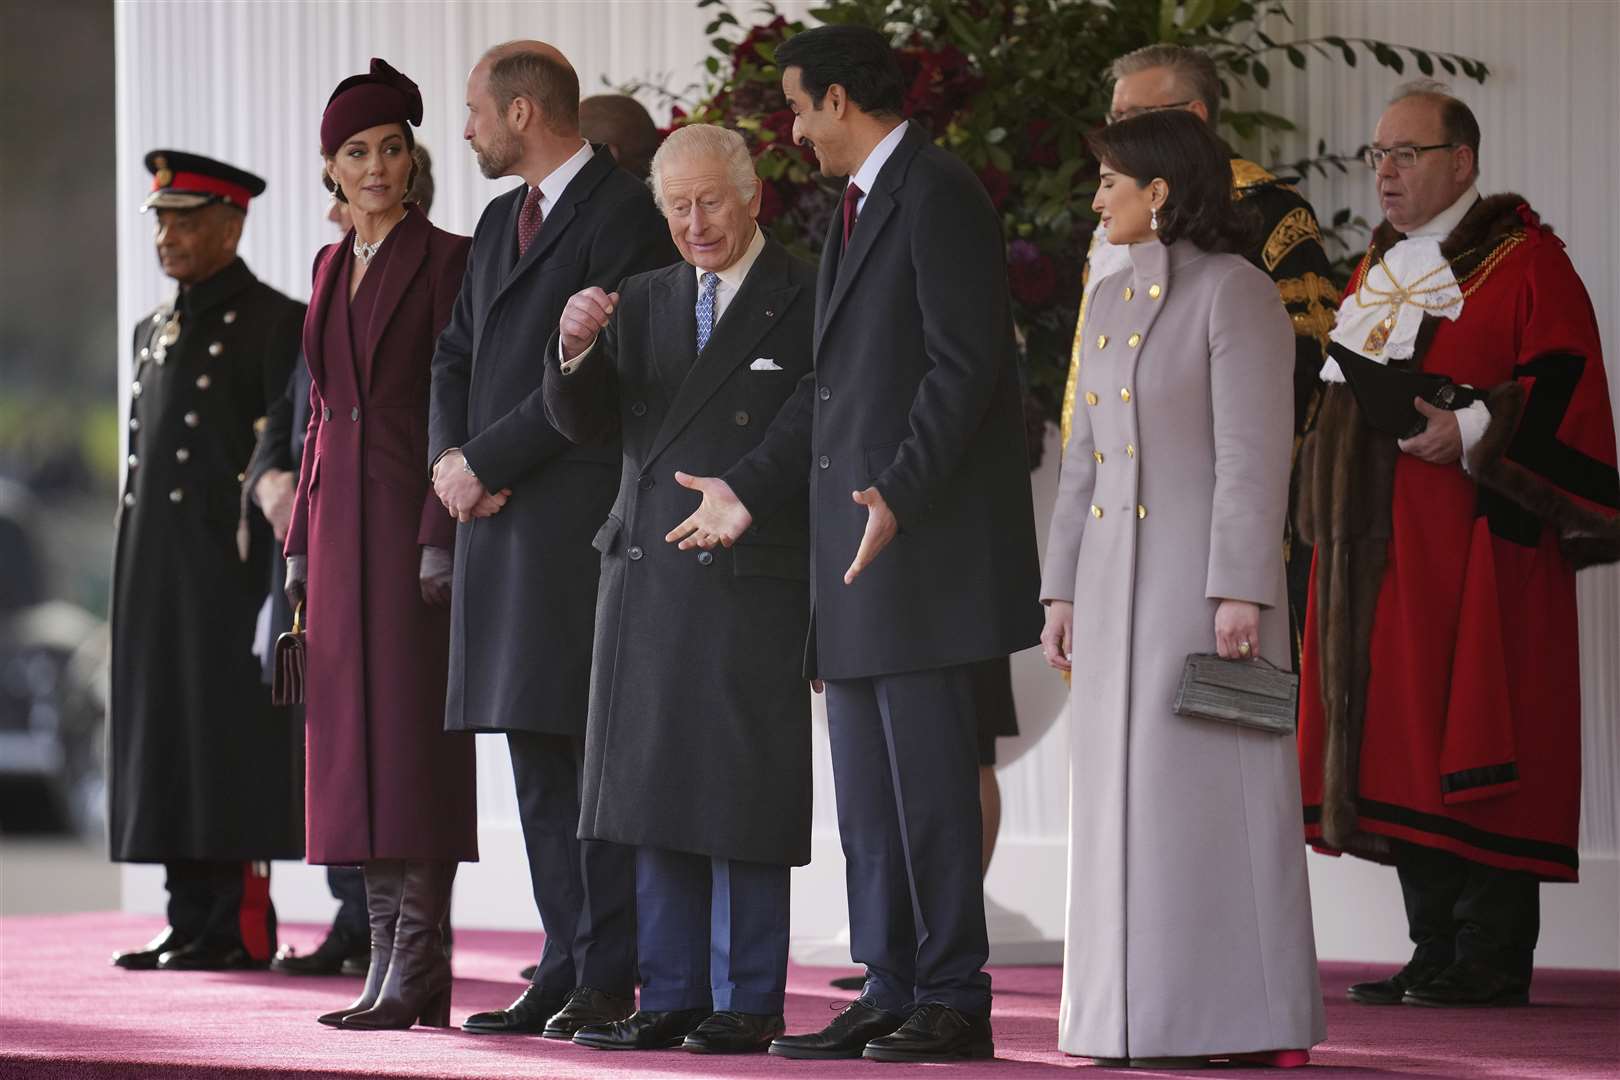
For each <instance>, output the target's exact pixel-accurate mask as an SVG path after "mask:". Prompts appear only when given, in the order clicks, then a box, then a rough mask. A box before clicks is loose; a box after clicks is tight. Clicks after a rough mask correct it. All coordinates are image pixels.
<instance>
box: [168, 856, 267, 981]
mask: <svg viewBox="0 0 1620 1080" xmlns="http://www.w3.org/2000/svg"><path fill="white" fill-rule="evenodd" d="M163 869H164V871H165V879H164V883H163V884H164V886H165V887H166V888H167V889H168V890H169V908H168V916H169V925H170V926H172V927H174V928H175V929H176V930H178V931H179V932H180V933H181V934H183V935H184V936H185V937H186V938H187V939H188V940H191V941H206V942H208V943H209V944H216V945H223V946H230V945H241V946H242V947H243V948H244V949H246V950H247V952H248V955H249V956H251V957H253V958H254V959H255V960H262V961H268V960H269V959H270V958H271V957H272V956H274V955H275V953H276V909H275V906H274V905H272V904H271V903H270V864H269V863H267V862H259V863H255V862H225V861H219V860H213V859H186V860H183V861H177V862H168V863H164V864H163Z"/></svg>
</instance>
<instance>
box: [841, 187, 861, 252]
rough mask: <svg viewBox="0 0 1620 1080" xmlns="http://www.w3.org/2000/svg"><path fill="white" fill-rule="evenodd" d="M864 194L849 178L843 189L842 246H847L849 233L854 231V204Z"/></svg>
mask: <svg viewBox="0 0 1620 1080" xmlns="http://www.w3.org/2000/svg"><path fill="white" fill-rule="evenodd" d="M864 194H866V192H864V191H862V190H861V189H860V188H858V187H856V186H855V181H853V180H851V181H850V182H849V186H848V187H846V188H845V189H844V246H845V247H849V234H850V233H852V232H854V231H855V204H856V203H858V202H860V201H861V196H862V195H864Z"/></svg>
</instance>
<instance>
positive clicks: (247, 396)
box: [107, 259, 304, 862]
mask: <svg viewBox="0 0 1620 1080" xmlns="http://www.w3.org/2000/svg"><path fill="white" fill-rule="evenodd" d="M175 314H178V316H179V328H180V330H179V337H178V338H177V339H176V340H174V341H173V342H172V343H171V344H169V345H167V346H165V345H163V344H162V340H163V336H164V330H165V327H166V326H168V325H169V324H170V321H171V316H173V315H175ZM303 322H304V305H303V304H300V303H298V302H297V301H294V300H291V299H289V298H287V297H285V296H283V295H282V294H281V293H279V292H277V291H276V290H274V289H272V288H270V287H269V286H268V285H265V284H263V283H261V282H260V281H259V280H258V279H257V278H255V277H254V276H253V274H252V273H251V272H250V271H249V270H248V268H247V266H246V265H245V264H244V263H243V262H242V261H241V260H240V259H238V260H236V261H235V262H233V263H231V265H229V266H227V267H226V268H225V269H224V270H221V271H220V272H219V273H218V274H215V275H214V276H213V277H211V278H209V279H208V280H207V281H205V282H202V283H201V284H198V285H195V286H192V287H190V288H188V289H185V290H182V291H181V292H180V294H179V296H178V298H177V299H176V301H175V303H174V304H173V305H164V306H163V307H161V308H159V309H158V310H157V311H155V312H153V313H152V315H151V316H149V317H148V318H146V319H143V320H142V321H141V322H140V323H139V324H138V325H137V326H136V327H135V334H134V343H133V348H134V367H135V371H134V382H133V384H132V386H131V392H132V393H133V395H134V397H133V400H132V402H131V405H130V414H129V420H128V423H129V462H128V464H129V471H128V478H127V480H126V481H125V485H124V491H123V496H122V502H121V504H120V507H119V514H118V535H117V540H116V545H115V554H114V564H113V597H112V677H111V684H110V689H111V704H110V707H109V710H108V731H107V735H108V738H107V775H108V835H109V838H110V842H111V848H112V857H113V858H114V859H118V860H123V861H129V862H164V861H174V860H180V859H222V860H235V859H244V860H246V859H295V858H299V857H301V856H302V855H303V851H304V837H303V832H304V830H303V799H302V783H301V775H300V773H301V768H302V754H301V752H300V751H301V748H302V745H303V732H302V731H300V730H299V729H298V727H297V726H296V725H295V724H294V723H293V722H292V720H291V718H290V717H288V716H287V714H286V710H282V709H277V708H274V707H273V706H272V705H271V704H270V690H269V688H268V687H267V686H265V685H264V683H263V682H262V681H261V680H260V678H259V663H258V661H257V660H256V659H255V658H254V656H253V630H254V623H255V621H256V619H257V616H258V612H259V607H260V605H261V604H262V603H263V601H264V595H265V588H266V584H267V581H268V574H269V562H270V558H271V552H272V548H273V540H272V538H271V535H270V529H269V526H268V525H266V524H265V522H264V519H263V518H262V517H261V516H259V515H258V514H253V515H249V522H248V525H247V531H246V534H245V539H246V540H247V543H246V545H245V547H246V556H245V558H244V556H243V554H242V551H241V549H240V548H239V546H238V535H237V529H238V521H239V520H240V518H241V514H240V508H241V484H242V474H243V470H244V469H245V468H246V467H247V464H248V458H249V457H250V456H251V454H252V452H253V443H254V430H253V429H254V423H255V422H256V421H257V420H258V419H259V418H260V417H261V416H263V415H265V412H266V411H267V409H268V408H269V405H270V403H271V402H272V401H273V400H274V399H275V398H276V397H277V396H278V395H280V394H282V393H283V392H284V391H285V390H286V387H287V375H288V372H289V371H290V370H291V368H292V364H293V361H294V359H295V358H296V357H297V356H298V335H299V331H300V329H301V327H302V326H303Z"/></svg>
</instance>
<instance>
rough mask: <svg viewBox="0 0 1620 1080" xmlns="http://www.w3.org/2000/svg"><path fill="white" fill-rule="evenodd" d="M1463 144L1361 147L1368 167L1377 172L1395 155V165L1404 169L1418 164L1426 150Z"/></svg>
mask: <svg viewBox="0 0 1620 1080" xmlns="http://www.w3.org/2000/svg"><path fill="white" fill-rule="evenodd" d="M1461 145H1462V144H1461V143H1454V142H1442V143H1432V144H1430V145H1429V146H1391V147H1389V148H1387V149H1386V148H1384V147H1381V146H1364V147H1362V149H1361V160H1362V161H1365V162H1366V163H1367V168H1369V169H1372V170H1373V171H1374V172H1377V171H1378V167H1379V166H1380V165H1382V164H1383V163H1384V159H1385V158H1387V157H1393V158H1394V159H1395V167H1396V168H1397V169H1402V170H1404V169H1410V168H1411V167H1412V166H1414V165H1416V164H1417V159H1418V155H1419V154H1421V153H1423V152H1424V151H1425V150H1455V149H1456V148H1457V147H1459V146H1461Z"/></svg>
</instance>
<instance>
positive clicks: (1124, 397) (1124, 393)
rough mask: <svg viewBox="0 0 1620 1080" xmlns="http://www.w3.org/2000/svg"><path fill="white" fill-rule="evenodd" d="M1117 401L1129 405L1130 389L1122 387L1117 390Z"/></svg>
mask: <svg viewBox="0 0 1620 1080" xmlns="http://www.w3.org/2000/svg"><path fill="white" fill-rule="evenodd" d="M1119 400H1121V401H1123V402H1125V403H1126V404H1127V405H1128V404H1130V401H1131V390H1130V387H1128V386H1122V387H1120V388H1119Z"/></svg>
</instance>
